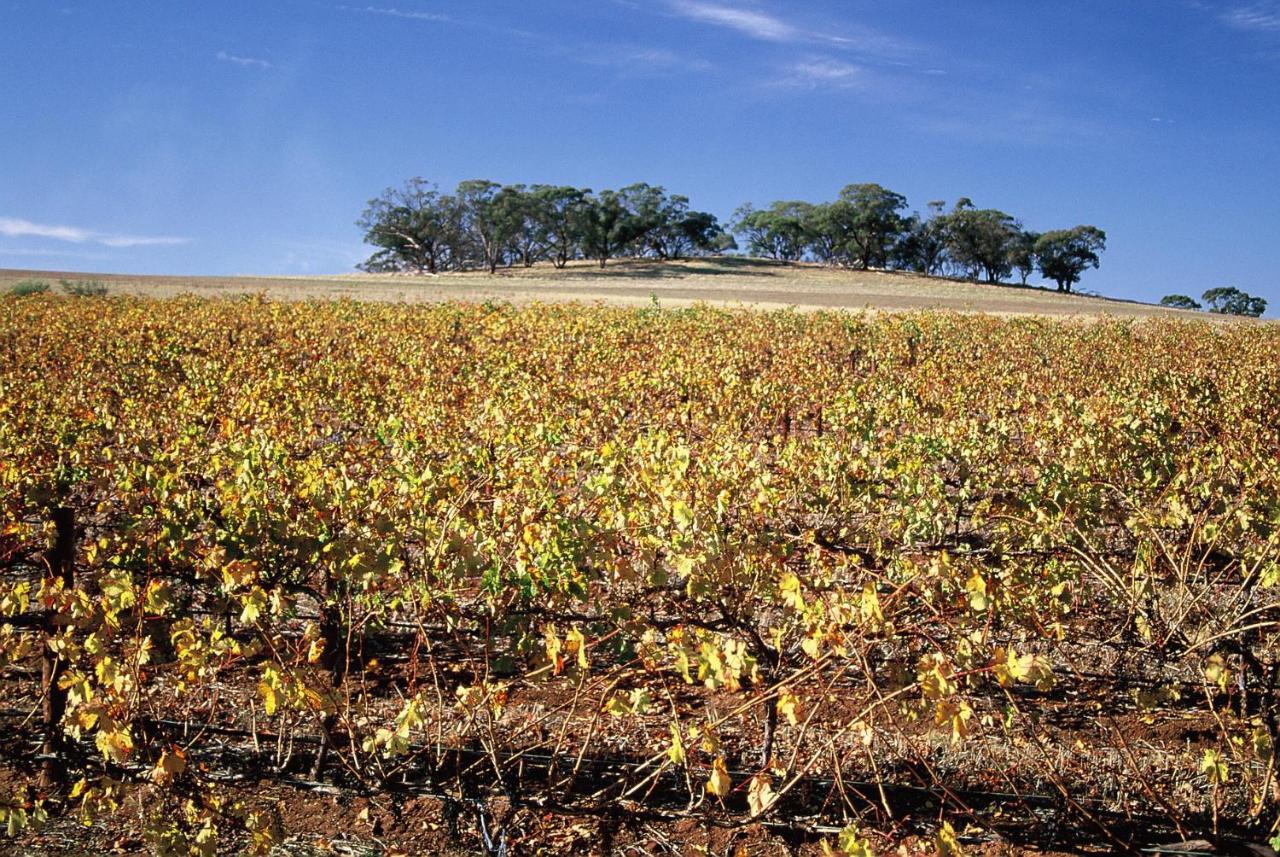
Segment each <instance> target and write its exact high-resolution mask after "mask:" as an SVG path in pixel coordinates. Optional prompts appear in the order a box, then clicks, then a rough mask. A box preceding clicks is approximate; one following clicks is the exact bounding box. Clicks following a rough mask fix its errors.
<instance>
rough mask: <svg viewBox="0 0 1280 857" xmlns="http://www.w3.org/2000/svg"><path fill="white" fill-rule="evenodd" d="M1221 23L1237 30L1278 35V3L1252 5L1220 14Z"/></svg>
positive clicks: (1279, 15)
mask: <svg viewBox="0 0 1280 857" xmlns="http://www.w3.org/2000/svg"><path fill="white" fill-rule="evenodd" d="M1221 18H1222V21H1223V23H1225V24H1227V25H1228V26H1230V27H1234V28H1235V29H1237V30H1252V31H1255V32H1264V33H1280V3H1274V2H1270V3H1252V4H1250V5H1248V6H1235V7H1233V8H1231V9H1228V10H1227V11H1225V12H1223V13H1222V16H1221Z"/></svg>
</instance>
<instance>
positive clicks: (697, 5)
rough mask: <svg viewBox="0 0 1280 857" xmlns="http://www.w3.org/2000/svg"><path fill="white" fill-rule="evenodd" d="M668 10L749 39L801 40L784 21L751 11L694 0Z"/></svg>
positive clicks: (678, 1) (676, 2)
mask: <svg viewBox="0 0 1280 857" xmlns="http://www.w3.org/2000/svg"><path fill="white" fill-rule="evenodd" d="M672 7H673V8H674V9H675V11H676V13H677V14H679V15H682V16H684V17H685V18H689V19H691V20H694V21H701V22H703V23H705V24H715V25H716V26H719V27H728V28H729V29H731V30H737V31H738V32H739V33H742V34H744V35H747V36H750V37H751V38H753V39H760V40H762V41H767V42H792V41H796V40H797V39H799V38H801V37H802V33H801V32H800V31H799V30H797V29H796V28H795V27H793V26H792V25H791V24H788V23H787V22H786V21H783V20H781V19H779V18H775V17H774V16H772V15H767V14H765V13H764V12H757V11H754V10H752V9H738V8H735V7H733V6H725V5H722V4H719V3H705V2H699V1H698V0H673V2H672Z"/></svg>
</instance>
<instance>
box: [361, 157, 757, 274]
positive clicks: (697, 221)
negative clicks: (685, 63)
mask: <svg viewBox="0 0 1280 857" xmlns="http://www.w3.org/2000/svg"><path fill="white" fill-rule="evenodd" d="M357 225H358V226H359V227H360V228H361V229H362V230H364V237H365V242H366V243H368V244H371V245H373V246H374V247H376V248H377V250H376V252H375V253H374V254H373V255H372V256H370V257H369V258H368V259H367V260H366V261H365V262H364V263H363V264H362V265H361V266H360V267H362V268H363V269H364V270H367V271H411V272H414V273H431V274H434V273H438V272H440V271H444V270H466V269H471V268H484V269H487V270H488V271H489V272H490V273H493V272H495V271H497V269H498V268H499V267H500V266H504V265H506V266H511V265H515V264H522V265H533V264H534V263H536V262H540V261H550V262H551V263H552V264H554V265H555V266H556V267H558V268H563V267H564V266H565V265H567V264H568V263H569V261H570V260H573V259H594V260H596V261H598V262H599V263H600V265H601V267H603V266H605V265H606V264H608V261H609V260H610V259H612V258H616V257H619V256H651V257H654V258H658V259H679V258H683V257H685V256H690V255H699V254H706V253H715V252H722V251H723V250H725V249H728V248H732V247H733V246H734V244H733V240H732V236H729V235H726V233H725V231H724V229H723V228H722V227H721V226H720V222H719V220H718V219H717V218H716V216H715V215H714V214H710V213H708V212H705V211H696V210H694V209H692V208H691V207H690V205H689V198H688V197H685V196H681V195H679V194H669V193H667V191H666V189H665V188H662V187H659V186H655V185H649V184H644V183H637V184H633V185H628V186H627V187H624V188H622V189H621V190H602V191H599V192H598V193H597V192H593V191H592V190H590V189H589V188H575V187H563V186H559V187H557V186H551V185H533V186H531V187H529V186H525V185H522V184H515V185H501V184H498V183H497V182H493V181H489V180H487V179H473V180H469V181H464V182H462V183H460V184H459V185H458V186H457V188H456V189H455V190H454V192H453V193H452V194H443V193H441V192H440V191H439V189H438V188H437V187H436V186H435V185H433V184H430V183H429V182H427V181H425V180H423V179H421V178H413V179H410V180H408V181H407V182H405V184H404V185H403V186H402V187H399V188H394V187H393V188H388V189H387V190H385V191H383V193H382V195H381V196H379V197H377V198H375V199H372V200H370V201H369V203H368V205H367V206H366V208H365V210H364V213H363V214H362V215H361V217H360V219H359V220H358V221H357Z"/></svg>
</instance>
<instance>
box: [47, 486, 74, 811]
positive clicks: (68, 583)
mask: <svg viewBox="0 0 1280 857" xmlns="http://www.w3.org/2000/svg"><path fill="white" fill-rule="evenodd" d="M53 525H54V529H55V535H54V540H53V548H52V549H51V550H50V551H49V552H48V553H47V554H46V555H45V562H46V563H47V565H48V572H47V573H48V574H49V576H51V577H57V578H61V580H62V586H63V589H64V591H69V590H70V589H71V588H72V587H73V586H74V585H75V556H76V513H75V511H74V510H72V509H70V508H67V507H66V506H58V507H56V508H55V509H54V510H53ZM58 630H59V629H58V622H57V611H56V610H49V611H48V612H47V613H46V614H45V626H44V631H45V647H44V651H43V653H42V654H41V669H40V687H41V690H42V692H43V695H44V706H43V712H42V713H43V718H42V719H43V725H44V744H43V745H42V746H41V755H42V756H43V757H44V759H43V762H42V763H41V772H40V784H41V786H45V787H47V786H50V785H53V784H54V783H56V782H58V781H59V780H61V779H62V764H63V762H64V761H65V758H64V756H63V747H64V744H65V742H64V741H63V739H62V715H63V713H64V712H65V711H66V710H67V692H66V691H65V690H64V689H62V688H61V687H59V686H58V683H59V681H60V680H61V679H62V673H63V671H64V670H65V669H66V662H65V661H63V660H62V658H60V657H59V656H58V655H57V654H55V653H54V651H53V650H52V649H50V648H49V646H48V642H49V641H50V640H52V639H53V637H54V636H56V635H57V633H58Z"/></svg>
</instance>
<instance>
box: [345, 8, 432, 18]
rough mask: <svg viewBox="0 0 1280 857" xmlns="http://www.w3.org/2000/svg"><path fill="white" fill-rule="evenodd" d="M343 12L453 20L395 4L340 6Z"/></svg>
mask: <svg viewBox="0 0 1280 857" xmlns="http://www.w3.org/2000/svg"><path fill="white" fill-rule="evenodd" d="M338 9H339V10H341V11H343V12H364V13H366V14H369V15H386V16H387V17H390V18H409V19H411V20H414V21H451V20H453V19H452V18H450V17H449V16H448V15H441V14H439V13H436V12H417V11H414V10H412V9H397V8H396V7H394V6H339V7H338Z"/></svg>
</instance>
